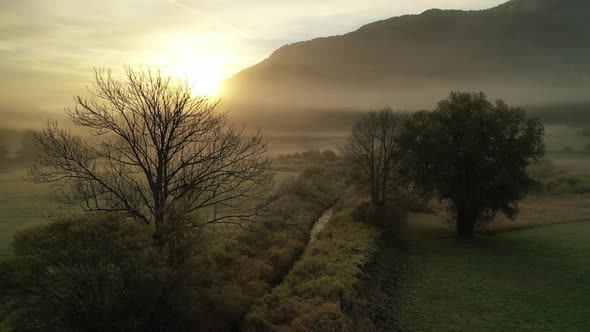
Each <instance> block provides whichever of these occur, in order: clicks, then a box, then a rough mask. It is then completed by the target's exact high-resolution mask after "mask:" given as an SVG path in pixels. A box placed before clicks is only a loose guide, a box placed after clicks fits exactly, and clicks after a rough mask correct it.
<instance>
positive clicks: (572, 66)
mask: <svg viewBox="0 0 590 332" xmlns="http://www.w3.org/2000/svg"><path fill="white" fill-rule="evenodd" d="M588 22H590V3H585V2H584V1H581V0H567V1H563V0H561V1H557V0H513V1H509V2H506V3H504V4H501V5H498V6H496V7H492V8H489V9H484V10H478V11H462V10H440V9H431V10H427V11H425V12H423V13H421V14H418V15H404V16H398V17H392V18H388V19H384V20H380V21H376V22H372V23H369V24H366V25H363V26H361V27H359V28H358V29H356V30H355V31H352V32H349V33H346V34H343V35H338V36H331V37H320V38H315V39H312V40H308V41H302V42H296V43H291V44H287V45H284V46H282V47H280V48H279V49H277V50H276V51H274V52H273V53H272V54H271V55H270V56H269V57H268V58H266V59H265V60H263V61H261V62H260V63H258V64H256V65H254V66H252V67H250V68H247V69H245V70H243V71H241V72H239V73H237V74H236V75H234V76H232V77H231V78H230V79H228V80H227V81H226V82H224V87H223V88H224V92H226V93H227V96H228V97H227V99H228V100H229V104H230V105H233V106H235V105H237V106H238V107H241V106H244V105H246V106H249V107H263V108H275V109H281V108H285V107H292V108H316V107H326V108H345V107H350V108H359V107H376V106H379V105H383V104H390V105H392V106H396V107H400V108H412V109H415V108H424V107H428V106H429V105H432V103H433V102H434V101H435V100H437V98H438V99H439V98H441V97H443V96H444V95H445V94H446V93H448V92H449V91H450V90H483V91H487V92H489V93H490V94H491V95H492V96H493V97H498V98H500V97H501V98H506V99H508V100H509V101H514V102H516V103H519V104H532V103H541V104H542V103H548V102H552V103H556V102H560V101H572V100H580V101H587V100H588V99H587V98H586V97H585V96H584V94H583V91H584V90H586V89H587V88H590V60H588V59H590V47H588V46H587V44H588V43H587V42H588V41H590V38H589V37H590V24H589V23H588Z"/></svg>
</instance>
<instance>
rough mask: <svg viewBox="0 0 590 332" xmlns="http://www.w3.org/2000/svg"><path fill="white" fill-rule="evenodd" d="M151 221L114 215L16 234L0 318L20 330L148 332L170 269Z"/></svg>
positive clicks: (0, 292) (5, 269)
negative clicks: (160, 252)
mask: <svg viewBox="0 0 590 332" xmlns="http://www.w3.org/2000/svg"><path fill="white" fill-rule="evenodd" d="M151 244H152V233H151V229H150V228H149V227H146V226H143V225H139V224H138V223H136V222H134V221H130V220H127V219H124V218H121V217H116V216H105V217H101V218H97V219H88V220H84V219H77V220H67V221H60V222H54V223H51V224H48V225H46V226H41V227H36V228H32V229H29V230H26V231H24V232H22V233H20V234H18V235H17V236H16V238H15V240H14V243H13V247H14V254H15V257H14V258H13V259H12V260H10V261H7V262H3V263H2V265H1V267H0V299H1V301H2V302H1V303H2V308H3V312H2V317H4V319H5V323H7V325H9V326H10V327H12V328H13V329H15V330H28V331H33V330H39V331H45V330H47V331H57V330H74V331H145V330H149V328H150V324H151V323H150V320H151V319H152V317H153V316H154V313H155V312H156V310H158V307H157V302H158V300H159V298H160V295H161V292H162V291H163V289H164V288H163V282H162V280H163V279H162V278H164V276H165V275H166V273H167V271H166V269H165V266H164V265H163V264H162V263H161V262H162V260H160V259H159V257H158V255H157V253H156V252H155V251H154V249H153V247H152V245H151Z"/></svg>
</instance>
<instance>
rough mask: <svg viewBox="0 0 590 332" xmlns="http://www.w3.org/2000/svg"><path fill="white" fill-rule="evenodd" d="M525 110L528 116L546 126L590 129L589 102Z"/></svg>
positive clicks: (532, 107) (531, 107) (535, 107)
mask: <svg viewBox="0 0 590 332" xmlns="http://www.w3.org/2000/svg"><path fill="white" fill-rule="evenodd" d="M526 109H527V111H528V112H529V114H531V115H532V116H537V117H539V118H541V120H542V121H543V122H544V123H546V124H561V125H566V126H571V127H590V102H580V103H569V104H568V103H564V104H559V105H557V104H556V105H542V106H530V107H526Z"/></svg>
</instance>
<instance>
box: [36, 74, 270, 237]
mask: <svg viewBox="0 0 590 332" xmlns="http://www.w3.org/2000/svg"><path fill="white" fill-rule="evenodd" d="M89 92H90V97H89V98H83V97H80V96H78V97H76V98H75V102H76V106H75V107H74V108H73V109H67V110H66V111H67V113H68V115H69V117H70V119H71V120H72V121H73V122H74V124H76V125H77V126H81V127H85V128H88V129H89V131H90V133H91V135H92V137H93V138H94V140H93V141H92V142H90V141H84V140H82V139H80V138H78V137H74V136H72V135H71V133H70V132H69V131H67V130H64V129H61V128H59V127H58V125H57V124H56V123H49V124H48V125H47V127H46V128H45V129H44V130H43V132H42V133H40V134H39V135H38V136H37V140H38V141H39V143H40V144H41V146H42V147H43V149H44V151H45V155H44V156H42V157H41V158H39V160H38V162H37V164H36V165H35V166H33V167H31V168H30V169H29V178H30V179H31V180H32V181H34V182H37V183H51V184H53V185H54V189H55V190H56V192H58V193H60V194H61V195H62V196H63V198H64V199H65V200H66V201H67V202H68V203H70V204H76V205H79V206H81V207H82V208H83V209H85V210H87V211H99V212H126V213H127V214H128V215H129V216H131V217H133V218H135V219H136V220H138V221H140V222H143V223H146V224H151V225H154V226H155V228H156V233H157V230H158V228H159V226H161V225H163V224H165V223H167V222H168V219H169V216H171V215H175V216H177V215H179V214H183V215H190V216H192V217H191V218H186V220H187V221H186V224H185V225H184V226H187V227H197V226H199V227H200V226H202V225H205V224H211V223H241V222H243V221H244V220H246V219H249V218H251V217H252V216H254V215H256V213H257V210H258V208H259V207H258V205H259V203H260V202H261V200H262V199H263V198H264V197H265V196H266V195H267V194H268V193H269V191H270V184H271V181H272V177H273V175H274V171H273V170H272V168H271V160H270V158H269V156H268V154H267V145H266V143H265V141H264V139H263V137H262V133H261V131H260V130H258V131H257V132H255V133H254V134H252V135H248V134H246V131H245V129H244V128H238V127H236V126H234V125H230V124H229V123H228V118H227V115H226V114H225V113H222V112H219V111H218V108H219V101H218V100H212V99H211V98H208V97H195V96H193V95H192V94H191V89H190V86H189V85H188V84H187V83H186V82H183V81H177V80H174V79H171V78H170V77H166V76H164V75H163V74H162V73H161V71H160V70H154V69H149V68H140V69H137V70H136V69H131V68H127V69H126V71H125V74H124V75H123V77H121V78H119V77H115V75H113V74H112V73H111V71H108V70H95V81H94V84H93V86H92V87H91V88H89Z"/></svg>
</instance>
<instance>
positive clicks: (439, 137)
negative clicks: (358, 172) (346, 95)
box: [398, 92, 545, 236]
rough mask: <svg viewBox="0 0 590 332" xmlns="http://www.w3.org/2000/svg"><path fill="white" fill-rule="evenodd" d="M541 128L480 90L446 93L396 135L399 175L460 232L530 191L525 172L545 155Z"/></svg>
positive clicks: (513, 210)
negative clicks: (441, 203)
mask: <svg viewBox="0 0 590 332" xmlns="http://www.w3.org/2000/svg"><path fill="white" fill-rule="evenodd" d="M543 139H544V128H543V125H542V124H541V122H540V121H539V120H537V119H531V118H528V117H527V114H526V112H525V111H524V110H522V109H518V108H512V107H509V106H508V105H507V104H506V103H505V102H503V101H501V100H499V101H497V102H496V103H491V102H489V101H488V100H487V98H486V95H485V94H483V93H464V92H453V93H451V95H450V96H449V97H448V98H447V99H444V100H442V101H440V102H439V103H438V106H437V108H436V110H435V111H433V112H426V111H423V112H418V113H415V114H414V115H413V116H412V118H411V119H410V120H409V121H408V122H407V124H406V126H405V127H404V129H403V131H402V132H401V133H400V135H399V136H398V144H399V151H398V152H399V159H400V166H399V172H400V174H401V175H402V177H403V178H404V179H405V180H407V181H408V182H409V183H411V184H412V185H414V186H415V187H416V188H417V189H418V190H420V191H421V192H422V193H424V194H427V195H432V196H434V197H437V198H439V199H441V200H445V201H448V202H449V203H450V204H449V206H450V209H451V212H452V213H453V215H454V217H455V218H456V221H457V231H458V233H459V234H460V235H463V236H471V235H472V234H473V231H474V229H475V226H476V225H477V223H478V222H482V221H490V220H492V219H493V218H494V216H495V215H496V214H497V213H498V212H502V213H503V214H505V215H506V216H508V217H510V218H512V219H513V218H514V217H515V216H516V215H517V213H518V201H519V200H521V199H522V198H523V197H524V195H525V194H526V193H527V191H528V190H529V187H530V185H531V183H532V178H531V177H530V176H529V175H528V174H527V171H526V168H527V166H529V165H530V164H531V163H533V162H536V161H539V160H540V159H541V158H542V157H543V155H544V152H545V147H544V142H543Z"/></svg>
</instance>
